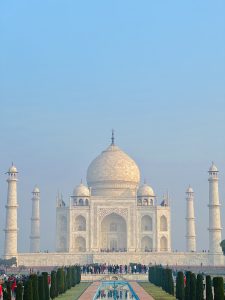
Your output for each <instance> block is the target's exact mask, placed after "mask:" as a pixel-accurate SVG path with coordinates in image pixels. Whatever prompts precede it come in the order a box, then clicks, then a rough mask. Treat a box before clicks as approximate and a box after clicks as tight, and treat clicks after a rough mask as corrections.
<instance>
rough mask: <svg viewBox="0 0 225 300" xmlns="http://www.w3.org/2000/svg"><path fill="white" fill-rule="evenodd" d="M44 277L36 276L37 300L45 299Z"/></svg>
mask: <svg viewBox="0 0 225 300" xmlns="http://www.w3.org/2000/svg"><path fill="white" fill-rule="evenodd" d="M44 292H45V291H44V277H43V276H42V275H39V276H38V297H39V299H40V300H41V299H43V300H44V299H45V293H44Z"/></svg>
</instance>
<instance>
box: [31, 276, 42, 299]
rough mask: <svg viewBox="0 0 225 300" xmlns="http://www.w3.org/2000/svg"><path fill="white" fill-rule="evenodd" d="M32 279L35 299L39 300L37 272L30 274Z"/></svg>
mask: <svg viewBox="0 0 225 300" xmlns="http://www.w3.org/2000/svg"><path fill="white" fill-rule="evenodd" d="M30 279H31V281H32V290H33V300H39V296H38V278H37V275H36V274H31V275H30ZM40 300H41V299H40Z"/></svg>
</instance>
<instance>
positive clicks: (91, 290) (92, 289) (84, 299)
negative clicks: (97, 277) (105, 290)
mask: <svg viewBox="0 0 225 300" xmlns="http://www.w3.org/2000/svg"><path fill="white" fill-rule="evenodd" d="M99 284H100V281H95V282H93V283H92V284H91V285H90V286H89V287H88V288H87V289H86V290H85V291H84V293H83V294H82V295H81V296H80V298H79V300H91V299H92V298H93V297H94V295H95V293H96V292H97V289H98V287H99Z"/></svg>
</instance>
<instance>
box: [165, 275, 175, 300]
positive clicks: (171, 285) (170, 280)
mask: <svg viewBox="0 0 225 300" xmlns="http://www.w3.org/2000/svg"><path fill="white" fill-rule="evenodd" d="M167 280H168V282H167V293H169V294H170V295H173V296H174V282H173V273H172V270H171V269H167Z"/></svg>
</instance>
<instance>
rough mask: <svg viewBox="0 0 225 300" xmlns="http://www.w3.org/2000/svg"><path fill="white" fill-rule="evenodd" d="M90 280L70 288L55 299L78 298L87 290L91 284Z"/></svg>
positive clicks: (72, 299) (74, 299)
mask: <svg viewBox="0 0 225 300" xmlns="http://www.w3.org/2000/svg"><path fill="white" fill-rule="evenodd" d="M90 284H91V283H90V282H81V283H80V284H78V285H76V286H75V287H73V288H71V289H70V290H68V291H67V292H66V293H65V294H63V295H59V296H58V297H57V298H55V299H57V300H58V299H59V300H77V299H79V297H80V295H81V294H82V293H83V292H84V291H85V290H86V288H87V287H88V286H89V285H90Z"/></svg>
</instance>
